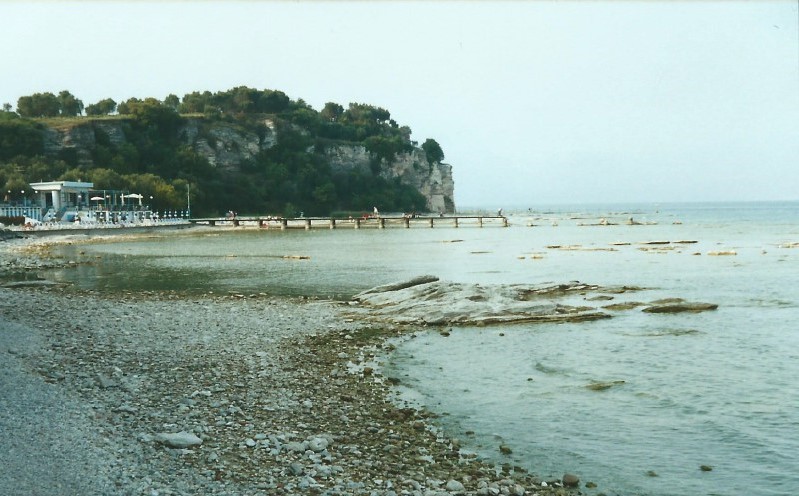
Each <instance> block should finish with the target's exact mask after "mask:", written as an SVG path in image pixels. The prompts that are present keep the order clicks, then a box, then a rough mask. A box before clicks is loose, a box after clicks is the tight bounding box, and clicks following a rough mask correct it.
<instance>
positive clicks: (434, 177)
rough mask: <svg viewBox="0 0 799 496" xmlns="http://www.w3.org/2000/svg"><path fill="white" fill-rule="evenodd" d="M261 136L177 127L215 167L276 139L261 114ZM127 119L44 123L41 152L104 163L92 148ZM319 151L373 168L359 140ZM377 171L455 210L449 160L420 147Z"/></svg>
mask: <svg viewBox="0 0 799 496" xmlns="http://www.w3.org/2000/svg"><path fill="white" fill-rule="evenodd" d="M262 124H263V125H264V128H263V129H264V131H263V132H262V136H261V135H259V134H258V133H255V132H253V131H252V130H249V129H246V128H244V127H242V126H240V125H237V124H233V123H229V122H220V121H214V122H208V121H206V120H204V119H200V118H187V119H185V122H184V123H183V125H182V126H181V127H180V128H179V129H178V136H179V137H180V139H181V141H183V142H184V143H185V144H187V145H189V146H191V147H192V148H193V149H194V151H195V152H197V153H198V154H199V155H201V156H202V157H204V158H205V159H206V160H208V162H209V163H210V164H211V165H213V166H215V167H219V168H223V169H226V170H229V171H231V172H235V171H237V170H239V168H240V167H241V165H242V164H244V163H247V162H250V161H252V160H254V159H255V157H256V155H257V154H258V153H259V152H261V151H263V150H267V149H269V148H271V147H272V146H274V145H275V144H276V143H277V140H278V133H277V129H276V126H275V124H274V122H273V121H272V120H270V119H265V120H264V121H263V122H262ZM128 126H129V123H128V122H127V121H126V120H124V119H118V120H99V119H97V120H87V121H86V122H85V123H81V124H78V125H73V126H65V127H59V128H54V127H47V128H45V130H44V151H45V154H46V155H50V156H65V155H73V156H74V157H75V158H76V160H77V162H78V165H81V166H86V167H103V166H105V165H106V164H95V163H94V161H93V158H92V151H93V150H94V149H95V148H96V147H97V146H98V144H99V143H109V144H111V145H113V146H120V145H123V144H125V143H127V137H126V132H125V130H126V128H127V127H128ZM322 153H324V155H325V156H326V157H327V158H328V160H329V161H330V165H331V168H332V170H333V172H334V173H335V172H336V171H342V172H343V171H348V170H352V169H359V170H362V171H363V172H364V173H368V174H371V173H373V172H372V170H373V169H372V160H373V158H372V156H371V155H370V153H369V151H368V150H367V149H366V148H365V147H363V146H361V145H358V144H340V145H330V146H327V147H326V148H325V149H324V151H322ZM377 169H378V173H379V174H380V175H381V176H382V177H384V178H386V179H395V178H398V179H399V180H400V182H402V183H403V184H407V185H409V186H411V187H413V188H415V189H416V190H418V191H419V192H420V193H421V194H422V195H423V196H424V197H425V198H426V199H427V205H426V209H427V210H428V211H430V212H435V213H452V212H454V211H455V204H454V190H455V185H454V182H453V179H452V167H451V166H450V165H448V164H444V163H440V162H435V163H432V164H431V163H429V162H428V161H427V157H426V155H425V153H424V151H422V150H421V149H418V148H417V149H414V150H413V151H411V152H407V153H401V154H398V155H397V156H396V157H395V158H394V160H392V161H389V162H386V161H381V162H380V163H379V165H378V167H377Z"/></svg>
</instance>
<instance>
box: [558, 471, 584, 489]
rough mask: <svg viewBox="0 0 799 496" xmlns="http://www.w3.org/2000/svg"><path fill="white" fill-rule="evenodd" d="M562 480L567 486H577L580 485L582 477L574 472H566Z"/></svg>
mask: <svg viewBox="0 0 799 496" xmlns="http://www.w3.org/2000/svg"><path fill="white" fill-rule="evenodd" d="M562 482H563V485H564V486H566V487H577V486H579V485H580V478H579V477H577V476H576V475H574V474H564V475H563V480H562Z"/></svg>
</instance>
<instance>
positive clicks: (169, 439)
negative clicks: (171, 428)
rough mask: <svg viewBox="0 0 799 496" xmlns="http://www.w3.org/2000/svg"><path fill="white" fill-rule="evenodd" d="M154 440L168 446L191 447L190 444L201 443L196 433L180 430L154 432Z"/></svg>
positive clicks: (196, 444) (197, 444)
mask: <svg viewBox="0 0 799 496" xmlns="http://www.w3.org/2000/svg"><path fill="white" fill-rule="evenodd" d="M155 440H156V441H158V442H159V443H161V444H163V445H166V446H169V447H170V448H178V449H183V448H191V447H192V446H199V445H201V444H202V443H203V440H202V439H200V438H199V437H197V436H196V435H194V434H192V433H190V432H185V431H180V432H175V433H169V432H162V433H159V434H156V436H155Z"/></svg>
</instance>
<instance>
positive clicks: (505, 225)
mask: <svg viewBox="0 0 799 496" xmlns="http://www.w3.org/2000/svg"><path fill="white" fill-rule="evenodd" d="M502 227H508V218H507V217H503V218H502Z"/></svg>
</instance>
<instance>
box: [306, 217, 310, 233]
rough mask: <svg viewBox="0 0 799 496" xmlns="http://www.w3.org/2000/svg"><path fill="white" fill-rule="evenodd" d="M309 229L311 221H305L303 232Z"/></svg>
mask: <svg viewBox="0 0 799 496" xmlns="http://www.w3.org/2000/svg"><path fill="white" fill-rule="evenodd" d="M310 228H311V219H305V230H306V231H307V230H308V229H310Z"/></svg>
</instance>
